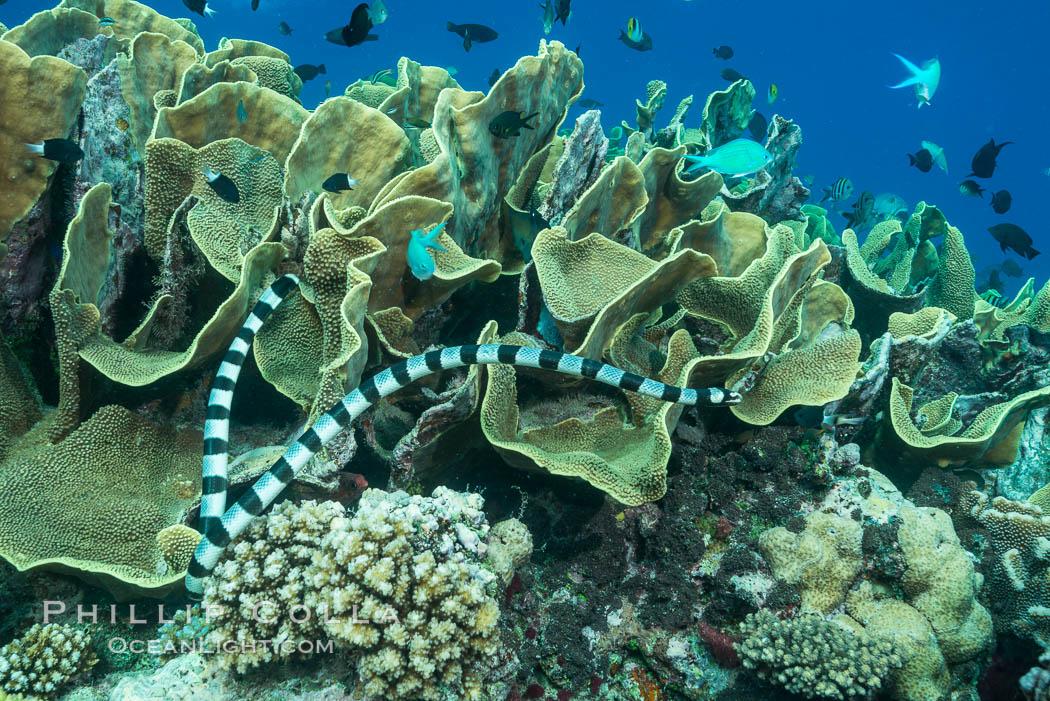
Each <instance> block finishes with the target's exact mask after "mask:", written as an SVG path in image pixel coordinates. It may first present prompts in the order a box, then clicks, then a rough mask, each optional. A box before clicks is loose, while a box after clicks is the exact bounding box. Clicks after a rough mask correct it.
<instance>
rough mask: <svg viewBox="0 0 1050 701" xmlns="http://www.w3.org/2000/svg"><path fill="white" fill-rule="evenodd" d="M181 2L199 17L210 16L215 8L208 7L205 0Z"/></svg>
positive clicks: (184, 0)
mask: <svg viewBox="0 0 1050 701" xmlns="http://www.w3.org/2000/svg"><path fill="white" fill-rule="evenodd" d="M182 4H183V5H185V6H186V7H188V8H189V9H190V10H192V11H193V12H196V13H197V14H198V15H200V16H201V17H211V16H212V15H214V14H215V10H213V9H211V8H210V7H208V3H207V2H205V0H182Z"/></svg>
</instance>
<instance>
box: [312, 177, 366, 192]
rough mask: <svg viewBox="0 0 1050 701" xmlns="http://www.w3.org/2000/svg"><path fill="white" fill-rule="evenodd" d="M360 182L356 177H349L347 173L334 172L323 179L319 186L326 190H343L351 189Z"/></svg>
mask: <svg viewBox="0 0 1050 701" xmlns="http://www.w3.org/2000/svg"><path fill="white" fill-rule="evenodd" d="M360 182H361V181H360V180H357V179H356V178H351V177H350V174H349V173H336V174H335V175H332V176H330V177H329V178H328V180H325V181H324V184H323V185H321V187H323V188H324V189H325V190H326V191H328V192H344V191H346V190H353V189H354V186H355V185H357V184H358V183H360Z"/></svg>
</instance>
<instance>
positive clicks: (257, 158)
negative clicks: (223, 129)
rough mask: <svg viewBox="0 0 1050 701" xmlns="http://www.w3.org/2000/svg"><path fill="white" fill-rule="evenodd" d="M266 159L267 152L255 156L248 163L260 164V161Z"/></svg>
mask: <svg viewBox="0 0 1050 701" xmlns="http://www.w3.org/2000/svg"><path fill="white" fill-rule="evenodd" d="M264 158H266V151H260V152H259V155H258V156H253V157H252V158H250V159H248V162H249V163H258V162H259V161H261V160H262V159H264Z"/></svg>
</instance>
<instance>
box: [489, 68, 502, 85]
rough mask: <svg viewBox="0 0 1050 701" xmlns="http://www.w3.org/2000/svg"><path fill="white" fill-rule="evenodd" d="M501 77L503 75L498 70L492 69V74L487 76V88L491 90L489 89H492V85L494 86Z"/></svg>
mask: <svg viewBox="0 0 1050 701" xmlns="http://www.w3.org/2000/svg"><path fill="white" fill-rule="evenodd" d="M501 75H503V73H501V72H500V69H498V68H493V69H492V74H491V75H489V87H490V88H491V87H492V86H493V85H495V84H496V81H497V80H499V77H500V76H501Z"/></svg>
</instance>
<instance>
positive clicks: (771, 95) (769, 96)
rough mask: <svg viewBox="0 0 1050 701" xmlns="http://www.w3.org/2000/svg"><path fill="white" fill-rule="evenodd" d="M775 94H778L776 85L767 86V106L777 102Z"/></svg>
mask: <svg viewBox="0 0 1050 701" xmlns="http://www.w3.org/2000/svg"><path fill="white" fill-rule="evenodd" d="M777 92H779V91H778V90H777V84H776V83H770V84H769V90H768V91H767V92H766V103H767V104H770V105H772V104H773V103H774V102H776V101H777Z"/></svg>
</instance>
